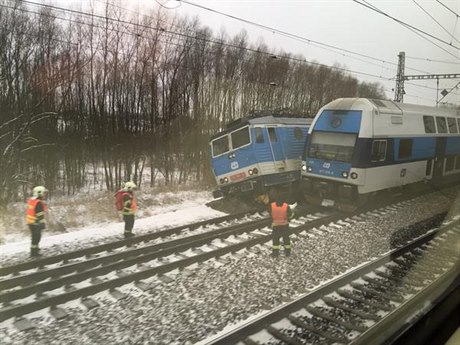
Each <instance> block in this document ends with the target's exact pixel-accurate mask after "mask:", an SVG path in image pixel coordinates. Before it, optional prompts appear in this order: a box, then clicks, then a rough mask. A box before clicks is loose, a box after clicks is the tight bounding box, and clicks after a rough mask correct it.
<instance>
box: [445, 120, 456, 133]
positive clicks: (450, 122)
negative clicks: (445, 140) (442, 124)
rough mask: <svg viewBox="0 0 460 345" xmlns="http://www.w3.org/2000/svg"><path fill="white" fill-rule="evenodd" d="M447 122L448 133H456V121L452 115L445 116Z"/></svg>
mask: <svg viewBox="0 0 460 345" xmlns="http://www.w3.org/2000/svg"><path fill="white" fill-rule="evenodd" d="M447 124H448V125H449V133H458V129H457V121H455V119H454V118H453V117H448V118H447Z"/></svg>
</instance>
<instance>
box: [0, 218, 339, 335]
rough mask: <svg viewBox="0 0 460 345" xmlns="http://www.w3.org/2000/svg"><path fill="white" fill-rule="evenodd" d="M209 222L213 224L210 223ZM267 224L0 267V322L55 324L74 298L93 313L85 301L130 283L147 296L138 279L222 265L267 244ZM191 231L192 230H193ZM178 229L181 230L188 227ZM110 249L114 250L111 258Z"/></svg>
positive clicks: (307, 224)
mask: <svg viewBox="0 0 460 345" xmlns="http://www.w3.org/2000/svg"><path fill="white" fill-rule="evenodd" d="M339 217H340V216H339V215H338V214H333V215H327V214H317V215H310V216H308V217H305V218H303V219H304V224H302V225H299V226H297V227H295V228H294V231H303V230H305V229H310V228H313V227H316V226H320V225H322V224H325V223H326V224H327V223H329V222H331V221H334V220H337V219H338V218H339ZM225 221H227V220H225ZM211 222H212V223H216V222H215V220H214V221H211ZM269 224H270V220H269V219H267V218H260V217H256V219H254V220H250V221H248V218H247V217H245V218H244V222H243V223H237V224H233V225H229V224H225V225H223V226H221V227H217V228H213V229H209V230H208V231H199V232H198V233H197V234H194V233H188V235H186V236H181V237H179V238H173V239H171V238H170V239H168V240H163V241H161V242H158V243H150V244H149V243H145V242H148V241H149V240H150V241H152V239H158V238H161V237H163V238H166V237H167V236H170V234H172V233H175V234H177V233H178V232H180V230H179V229H177V228H176V229H170V230H166V231H163V232H162V234H160V233H154V234H149V235H145V236H142V237H138V238H133V239H130V240H128V241H127V242H130V243H129V244H130V245H132V243H131V242H134V241H136V242H137V243H141V242H143V245H142V246H139V247H137V248H132V247H127V245H126V243H125V244H124V245H123V247H120V245H121V244H122V243H119V242H124V241H119V242H116V243H111V244H107V245H102V246H97V247H93V248H88V249H86V250H80V251H76V252H71V253H67V254H63V255H59V256H56V257H49V258H43V259H41V260H36V261H32V262H26V263H22V264H19V265H16V266H12V267H4V268H2V269H1V271H0V272H1V274H2V275H3V278H2V279H0V303H2V306H1V309H0V322H2V321H5V320H7V319H9V318H12V317H14V318H17V319H16V321H15V323H16V325H17V327H18V328H20V329H28V328H30V327H33V325H32V324H31V323H30V322H28V320H27V319H25V318H22V316H24V315H26V314H29V313H32V312H35V311H38V310H41V309H44V308H50V313H51V314H52V315H53V316H54V317H56V318H61V317H65V316H66V315H67V313H66V312H65V310H64V309H62V308H59V307H58V306H59V305H61V304H64V303H66V302H69V301H72V300H75V299H78V298H81V299H82V300H81V301H82V303H83V304H84V305H85V306H86V307H87V308H93V307H95V306H97V305H98V303H97V302H96V301H94V300H92V299H91V298H89V296H91V295H94V294H96V293H99V292H101V291H106V290H107V291H109V292H110V294H111V295H112V296H113V297H114V298H116V299H122V298H124V297H126V295H125V294H123V293H122V292H120V291H118V290H117V289H116V288H117V287H119V286H122V285H125V284H128V283H134V284H135V285H136V286H137V287H139V288H140V289H142V290H149V289H151V288H152V287H153V286H154V285H152V284H149V283H147V282H145V281H143V280H144V279H148V278H150V277H152V276H158V277H160V279H163V280H167V279H169V278H168V276H166V275H165V274H166V273H167V272H170V271H173V270H176V269H184V268H185V267H187V266H190V265H192V264H194V263H197V262H203V261H206V260H210V259H213V258H221V260H222V257H223V256H225V255H226V254H228V253H236V252H238V251H240V250H244V249H245V248H252V247H254V246H256V245H257V244H263V243H265V242H268V241H270V239H271V230H270V229H269V228H268V225H269ZM193 227H197V226H196V224H195V225H194V226H193ZM181 228H182V229H181V230H184V229H186V228H187V229H188V228H190V226H187V227H181ZM295 229H297V230H295ZM245 233H247V235H244V234H245ZM166 234H168V235H166ZM114 248H118V249H119V250H118V251H116V252H115V251H114V250H113V249H114ZM201 248H203V249H201Z"/></svg>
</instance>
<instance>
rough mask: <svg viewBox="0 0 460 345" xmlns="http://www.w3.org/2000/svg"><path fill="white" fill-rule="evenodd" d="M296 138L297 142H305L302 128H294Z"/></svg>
mask: <svg viewBox="0 0 460 345" xmlns="http://www.w3.org/2000/svg"><path fill="white" fill-rule="evenodd" d="M294 136H295V138H296V139H297V140H303V133H302V130H301V129H300V127H296V128H294Z"/></svg>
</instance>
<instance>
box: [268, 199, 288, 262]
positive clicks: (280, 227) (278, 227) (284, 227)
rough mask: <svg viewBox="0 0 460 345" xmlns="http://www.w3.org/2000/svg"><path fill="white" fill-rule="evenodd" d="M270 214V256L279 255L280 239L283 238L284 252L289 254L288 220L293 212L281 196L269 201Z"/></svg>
mask: <svg viewBox="0 0 460 345" xmlns="http://www.w3.org/2000/svg"><path fill="white" fill-rule="evenodd" d="M269 211H270V213H271V216H272V228H273V233H272V236H273V237H272V239H273V246H272V256H279V253H280V239H281V237H282V238H283V246H284V254H285V255H286V256H290V255H291V240H290V238H289V233H290V229H289V220H290V219H292V217H293V216H294V213H293V212H292V210H291V208H290V207H289V205H288V203H287V202H285V201H284V200H283V199H282V198H281V197H277V198H276V201H273V202H272V203H270V209H269Z"/></svg>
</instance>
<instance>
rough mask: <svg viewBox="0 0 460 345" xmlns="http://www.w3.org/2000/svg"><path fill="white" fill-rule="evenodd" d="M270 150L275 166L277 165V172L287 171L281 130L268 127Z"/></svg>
mask: <svg viewBox="0 0 460 345" xmlns="http://www.w3.org/2000/svg"><path fill="white" fill-rule="evenodd" d="M267 131H268V138H269V145H270V150H271V151H272V157H273V164H274V165H275V171H282V170H284V169H286V163H285V161H284V153H283V145H282V142H281V136H280V133H279V128H276V127H267Z"/></svg>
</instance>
